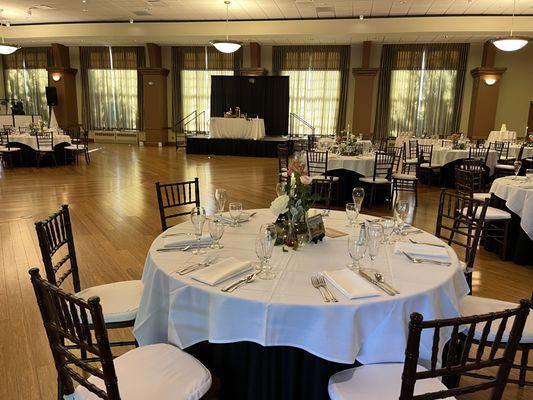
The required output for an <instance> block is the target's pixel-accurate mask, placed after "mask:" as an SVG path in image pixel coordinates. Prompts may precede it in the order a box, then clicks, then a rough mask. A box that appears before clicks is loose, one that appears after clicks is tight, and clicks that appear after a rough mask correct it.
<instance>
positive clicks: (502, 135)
mask: <svg viewBox="0 0 533 400" xmlns="http://www.w3.org/2000/svg"><path fill="white" fill-rule="evenodd" d="M502 140H516V132H514V131H491V132H490V133H489V137H488V138H487V142H489V143H494V142H496V141H502Z"/></svg>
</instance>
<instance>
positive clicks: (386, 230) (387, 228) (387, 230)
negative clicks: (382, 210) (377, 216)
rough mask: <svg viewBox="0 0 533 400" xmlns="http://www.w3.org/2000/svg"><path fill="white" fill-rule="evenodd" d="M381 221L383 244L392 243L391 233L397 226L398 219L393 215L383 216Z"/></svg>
mask: <svg viewBox="0 0 533 400" xmlns="http://www.w3.org/2000/svg"><path fill="white" fill-rule="evenodd" d="M379 223H380V224H381V226H382V228H383V244H392V243H393V242H392V240H391V235H392V233H393V232H394V228H395V227H396V220H395V219H394V218H393V217H382V218H381V220H380V222H379Z"/></svg>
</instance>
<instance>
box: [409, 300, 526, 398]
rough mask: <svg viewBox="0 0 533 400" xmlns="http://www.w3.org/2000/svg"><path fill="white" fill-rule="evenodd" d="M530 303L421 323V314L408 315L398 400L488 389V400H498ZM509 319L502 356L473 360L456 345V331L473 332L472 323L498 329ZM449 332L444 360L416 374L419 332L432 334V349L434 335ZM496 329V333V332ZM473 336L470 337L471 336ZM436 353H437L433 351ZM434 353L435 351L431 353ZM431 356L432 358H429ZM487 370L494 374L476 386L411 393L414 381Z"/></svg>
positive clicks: (458, 337) (457, 335)
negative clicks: (440, 363) (494, 368)
mask: <svg viewBox="0 0 533 400" xmlns="http://www.w3.org/2000/svg"><path fill="white" fill-rule="evenodd" d="M530 307H531V302H530V301H528V300H522V301H521V302H520V305H519V307H517V308H513V309H509V310H504V311H498V312H493V313H488V314H482V315H473V316H468V317H459V318H450V319H442V320H433V321H424V320H423V317H422V315H421V314H418V313H413V314H411V319H410V322H409V335H408V338H407V346H406V350H405V362H404V369H403V374H402V388H401V391H400V400H430V399H444V398H447V397H452V396H453V397H455V396H460V395H464V394H468V393H474V392H477V391H481V390H487V389H492V393H491V395H490V400H501V398H502V394H503V390H504V388H505V385H506V383H507V379H508V377H509V371H510V368H511V366H512V364H513V362H514V357H515V354H516V350H517V347H518V343H519V342H520V339H521V337H522V332H523V330H524V326H525V323H526V319H527V316H528V314H529V309H530ZM509 318H513V319H514V321H513V326H512V328H511V332H510V334H509V339H508V341H507V342H506V343H505V347H504V351H503V355H502V356H500V357H497V358H495V357H490V356H489V358H487V357H483V354H482V356H481V357H479V358H478V357H476V358H475V359H469V358H468V357H466V358H465V355H464V349H463V348H462V346H459V345H458V344H459V341H460V338H461V335H460V333H459V332H460V331H461V330H462V327H463V326H466V325H469V324H470V329H469V334H468V336H470V334H471V332H473V330H474V329H475V326H474V324H485V326H489V328H490V324H492V323H498V324H499V325H498V326H499V329H505V328H501V324H504V325H505V324H506V323H507V320H508V319H509ZM444 329H445V330H447V331H449V330H451V332H452V333H451V343H450V345H449V347H448V353H447V355H446V357H443V363H444V364H443V365H442V366H441V365H439V364H438V363H435V364H434V363H433V362H432V363H431V366H430V369H428V370H422V371H417V365H418V360H419V351H420V350H419V347H420V339H421V336H422V333H423V332H424V331H426V330H428V331H433V334H434V336H433V343H434V345H433V349H434V348H437V349H438V348H439V345H438V344H437V346H435V335H437V334H438V332H439V331H442V330H444ZM499 329H498V330H499ZM472 336H473V334H472ZM440 339H443V340H445V339H446V337H445V336H443V335H440V338H439V339H437V343H438V342H439V341H440ZM437 352H438V350H437ZM432 353H435V351H432ZM433 357H434V356H433V354H432V359H433ZM488 367H497V370H496V372H495V374H494V375H493V376H491V377H489V380H488V381H487V382H483V383H479V384H470V385H466V386H463V385H462V386H461V387H456V388H451V389H446V390H439V391H437V392H429V393H424V394H418V395H415V394H414V389H415V384H416V381H418V380H422V379H428V378H442V377H444V376H447V375H451V374H453V375H468V374H469V373H471V372H475V371H479V370H481V369H484V368H488Z"/></svg>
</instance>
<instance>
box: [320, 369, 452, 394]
mask: <svg viewBox="0 0 533 400" xmlns="http://www.w3.org/2000/svg"><path fill="white" fill-rule="evenodd" d="M417 370H418V371H425V370H426V369H425V368H424V367H422V366H418V368H417ZM402 372H403V364H400V363H394V364H370V365H363V366H361V367H357V368H352V369H347V370H345V371H341V372H339V373H337V374H335V375H333V376H332V377H331V378H329V383H328V393H329V397H330V398H331V400H358V399H360V400H393V399H398V398H399V397H400V389H401V387H402ZM446 389H447V388H446V386H444V384H443V383H442V382H441V381H440V380H438V379H435V378H431V379H421V380H418V381H416V384H415V395H417V394H424V393H431V392H438V391H441V390H446ZM447 399H448V400H451V399H454V397H448V398H447Z"/></svg>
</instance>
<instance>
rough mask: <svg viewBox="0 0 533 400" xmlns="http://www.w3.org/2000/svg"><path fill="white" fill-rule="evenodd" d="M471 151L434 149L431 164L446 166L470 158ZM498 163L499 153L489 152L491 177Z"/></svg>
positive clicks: (488, 164) (488, 160) (488, 161)
mask: <svg viewBox="0 0 533 400" xmlns="http://www.w3.org/2000/svg"><path fill="white" fill-rule="evenodd" d="M468 155H469V150H468V149H465V150H459V149H458V150H455V149H449V148H445V147H434V148H433V154H432V157H431V164H433V165H446V164H449V163H451V162H453V161H455V160H461V159H465V158H468ZM497 163H498V152H497V151H495V150H490V151H489V156H488V157H487V166H488V167H489V168H490V173H491V175H492V174H493V173H494V167H495V166H496V164H497Z"/></svg>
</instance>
